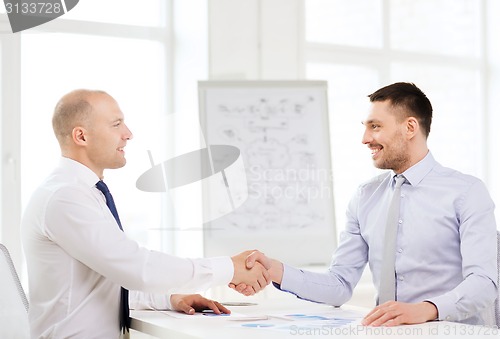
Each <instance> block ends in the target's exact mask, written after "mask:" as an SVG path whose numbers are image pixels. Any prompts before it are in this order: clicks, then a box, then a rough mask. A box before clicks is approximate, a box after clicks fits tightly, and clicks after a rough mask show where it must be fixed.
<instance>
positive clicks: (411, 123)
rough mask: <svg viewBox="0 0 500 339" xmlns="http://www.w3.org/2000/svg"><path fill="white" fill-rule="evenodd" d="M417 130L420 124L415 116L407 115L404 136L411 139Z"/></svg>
mask: <svg viewBox="0 0 500 339" xmlns="http://www.w3.org/2000/svg"><path fill="white" fill-rule="evenodd" d="M419 130H420V125H419V123H418V120H417V119H416V118H414V117H409V118H408V119H406V136H407V137H408V139H412V138H413V137H414V136H415V135H416V133H417V132H418V131H419Z"/></svg>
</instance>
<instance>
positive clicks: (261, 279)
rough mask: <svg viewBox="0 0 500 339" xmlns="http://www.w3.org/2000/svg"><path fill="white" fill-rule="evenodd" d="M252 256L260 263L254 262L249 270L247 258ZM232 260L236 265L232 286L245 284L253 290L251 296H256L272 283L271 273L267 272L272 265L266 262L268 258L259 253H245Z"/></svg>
mask: <svg viewBox="0 0 500 339" xmlns="http://www.w3.org/2000/svg"><path fill="white" fill-rule="evenodd" d="M252 254H253V255H254V256H253V258H256V260H258V261H257V262H255V261H254V263H253V265H252V267H251V268H247V264H246V261H247V258H248V257H249V256H250V255H252ZM231 259H232V260H233V265H234V276H233V280H231V284H233V285H238V284H241V283H243V284H245V285H246V286H248V287H249V288H250V289H251V290H252V293H251V294H255V293H257V292H259V291H260V290H262V289H263V288H264V287H266V286H267V285H268V284H269V283H270V282H271V278H270V276H269V272H267V267H270V263H269V262H268V261H266V259H267V257H266V256H264V255H263V254H262V253H260V252H259V251H245V252H242V253H240V254H238V255H235V256H234V257H232V258H231Z"/></svg>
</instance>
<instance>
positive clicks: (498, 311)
mask: <svg viewBox="0 0 500 339" xmlns="http://www.w3.org/2000/svg"><path fill="white" fill-rule="evenodd" d="M499 284H500V232H498V231H497V286H499ZM499 292H500V289H499ZM499 298H500V295H499V294H497V298H496V299H495V322H496V325H497V327H499V328H500V300H498V299H499Z"/></svg>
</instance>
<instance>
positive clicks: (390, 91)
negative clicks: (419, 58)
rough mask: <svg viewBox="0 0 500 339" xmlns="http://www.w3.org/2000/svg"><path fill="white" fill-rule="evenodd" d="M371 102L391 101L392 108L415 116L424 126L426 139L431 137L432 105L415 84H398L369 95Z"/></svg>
mask: <svg viewBox="0 0 500 339" xmlns="http://www.w3.org/2000/svg"><path fill="white" fill-rule="evenodd" d="M368 97H369V98H370V102H375V101H386V100H390V102H391V104H392V106H394V107H400V108H403V110H404V111H405V114H406V116H405V117H410V116H414V117H415V118H416V119H417V120H418V123H419V124H420V125H421V126H422V129H423V131H424V133H425V137H426V138H427V137H428V136H429V133H430V131H431V123H432V105H431V102H430V101H429V99H428V98H427V96H426V95H425V94H424V92H422V91H421V90H420V89H419V88H418V87H417V86H415V84H413V83H409V82H396V83H394V84H392V85H389V86H385V87H382V88H381V89H379V90H377V91H375V92H373V93H372V94H370V95H368Z"/></svg>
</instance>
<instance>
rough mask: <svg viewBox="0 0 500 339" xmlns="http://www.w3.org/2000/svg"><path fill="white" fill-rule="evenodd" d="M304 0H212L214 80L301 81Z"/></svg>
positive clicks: (210, 64) (210, 57)
mask: <svg viewBox="0 0 500 339" xmlns="http://www.w3.org/2000/svg"><path fill="white" fill-rule="evenodd" d="M303 7H304V3H303V0H239V1H234V0H209V76H210V79H211V80H225V79H237V80H250V79H257V80H264V79H280V80H283V79H301V78H303V76H304V65H303V54H304V53H303V33H302V32H303V25H304V20H303Z"/></svg>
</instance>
